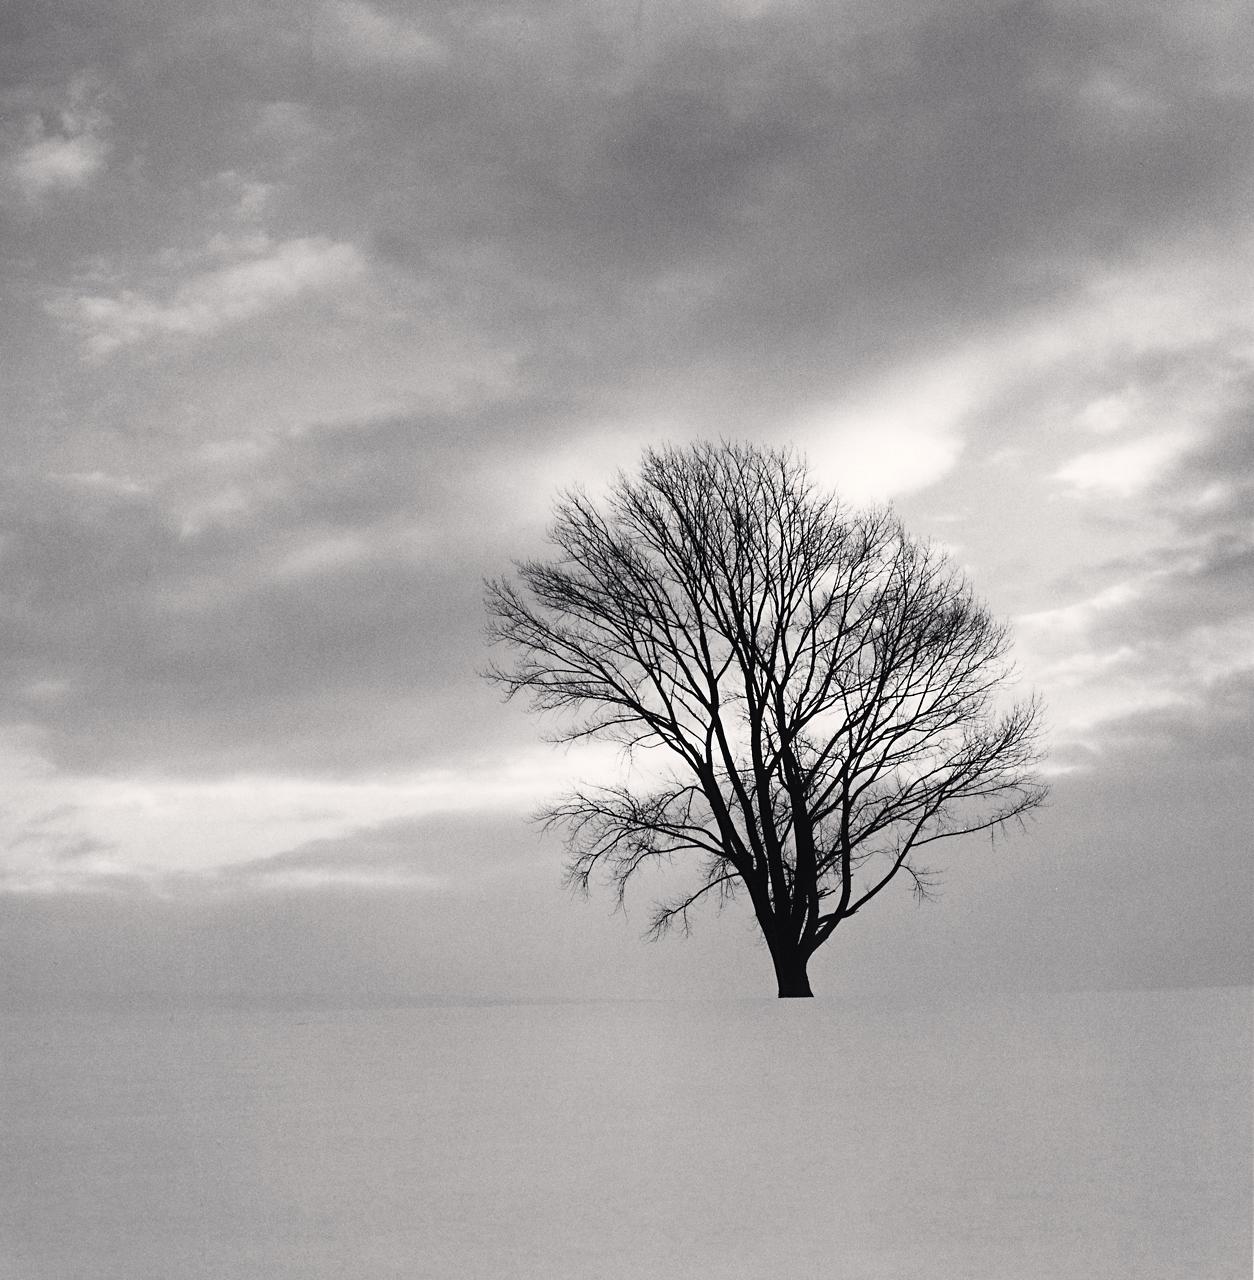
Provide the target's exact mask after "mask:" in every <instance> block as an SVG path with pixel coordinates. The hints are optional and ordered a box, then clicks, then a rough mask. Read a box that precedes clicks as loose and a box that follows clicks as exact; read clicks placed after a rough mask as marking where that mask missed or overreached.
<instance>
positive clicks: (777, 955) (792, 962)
mask: <svg viewBox="0 0 1254 1280" xmlns="http://www.w3.org/2000/svg"><path fill="white" fill-rule="evenodd" d="M771 959H772V960H773V961H774V963H775V978H776V981H778V983H779V998H780V999H781V1000H784V999H790V998H794V997H797V996H812V995H814V992H813V991H811V990H810V978H809V975H808V974H807V973H806V963H807V959H808V957H806V956H804V955H802V954H801V952H800V951H798V950H796V949H795V948H788V949H786V950H785V949H780V950H775V951H772V952H771Z"/></svg>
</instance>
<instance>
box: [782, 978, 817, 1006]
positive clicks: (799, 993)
mask: <svg viewBox="0 0 1254 1280" xmlns="http://www.w3.org/2000/svg"><path fill="white" fill-rule="evenodd" d="M775 977H776V981H777V982H778V983H779V998H780V999H781V1000H795V999H805V998H806V997H810V996H813V995H814V992H813V991H811V990H810V978H809V975H808V974H806V973H805V972H804V971H803V972H801V973H788V974H783V973H777V974H776V975H775Z"/></svg>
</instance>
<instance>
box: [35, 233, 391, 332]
mask: <svg viewBox="0 0 1254 1280" xmlns="http://www.w3.org/2000/svg"><path fill="white" fill-rule="evenodd" d="M210 247H211V248H213V247H215V246H210ZM232 247H233V248H234V250H235V257H236V260H234V261H230V262H227V263H225V264H224V265H222V266H219V267H216V268H213V269H211V270H208V271H203V272H200V273H199V274H196V275H192V276H191V277H190V278H188V279H186V280H183V281H181V282H179V283H177V284H175V285H174V286H173V287H172V288H171V289H170V290H169V291H168V293H167V294H166V296H165V297H159V296H155V295H154V294H152V293H150V292H147V291H144V290H135V289H123V290H121V291H119V292H118V293H116V294H113V295H92V294H86V295H79V296H77V297H72V298H69V299H63V300H61V301H60V302H58V303H56V304H54V306H53V307H52V308H51V309H52V310H53V312H54V314H56V315H57V316H58V317H59V318H60V319H62V320H63V321H64V322H65V323H66V324H67V325H69V326H70V327H71V328H72V329H74V330H75V331H76V332H78V333H79V334H81V335H82V337H83V339H84V341H85V343H86V346H87V350H88V351H89V352H90V353H91V354H92V355H93V356H97V357H105V356H109V355H112V354H113V353H114V352H116V351H118V350H120V349H121V348H123V347H130V346H135V345H138V344H141V343H145V342H149V341H151V340H153V339H155V338H168V337H207V336H210V335H212V334H214V333H217V332H218V331H220V330H222V329H225V328H227V327H228V326H230V325H234V324H239V323H240V322H242V321H245V320H249V319H251V318H252V317H254V316H257V315H260V314H262V313H264V312H266V311H270V310H272V309H274V308H276V307H280V306H283V305H285V304H288V303H291V302H292V301H294V300H295V299H297V298H299V297H301V296H304V295H308V294H318V293H334V292H335V291H336V290H339V289H342V288H343V287H344V286H346V285H348V284H350V283H352V282H353V281H355V280H357V279H359V278H360V277H361V276H362V275H363V274H364V272H365V270H366V263H365V260H364V258H363V257H362V255H361V253H360V252H359V251H358V250H357V249H356V248H355V247H354V246H353V245H351V244H346V243H336V242H335V241H332V240H328V239H326V238H325V237H321V236H313V237H303V238H298V239H293V240H285V241H280V242H278V243H271V242H270V241H269V240H268V239H267V238H264V237H263V238H260V239H257V238H251V239H248V240H245V241H242V242H239V241H237V242H235V243H234V245H233V246H232ZM241 251H242V252H241ZM248 251H251V252H250V253H248V256H243V253H244V252H248Z"/></svg>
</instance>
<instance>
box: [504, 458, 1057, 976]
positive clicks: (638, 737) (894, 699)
mask: <svg viewBox="0 0 1254 1280" xmlns="http://www.w3.org/2000/svg"><path fill="white" fill-rule="evenodd" d="M550 536H551V540H552V542H553V543H554V544H555V545H556V547H557V549H558V552H559V555H558V557H557V558H556V559H554V560H551V561H545V562H541V561H537V560H528V561H524V562H521V563H519V564H517V565H516V566H515V568H516V571H517V573H516V578H515V579H512V580H511V579H504V580H498V581H493V582H490V583H488V587H487V606H488V613H489V619H490V621H489V635H490V638H491V639H492V640H493V641H501V642H505V643H507V644H508V645H509V646H511V648H512V650H513V662H512V665H510V666H501V665H497V666H494V667H492V668H491V669H490V671H489V676H490V677H491V678H493V679H495V680H497V681H498V682H499V683H500V684H501V685H502V686H503V687H504V688H505V690H506V691H507V694H508V695H509V696H513V695H515V694H519V693H526V694H528V695H530V698H531V702H532V705H533V707H534V708H535V709H537V710H540V711H545V712H557V713H566V714H562V715H559V716H558V717H557V728H556V731H555V732H554V733H553V735H552V736H553V738H554V739H555V740H556V741H564V742H573V741H577V740H581V739H611V740H614V741H616V742H618V743H620V744H622V745H623V747H624V748H626V750H627V751H628V753H629V754H630V755H631V756H632V757H633V759H636V758H641V759H645V758H643V757H637V754H636V753H639V752H641V751H643V750H644V749H655V750H650V751H649V752H648V756H647V759H645V763H647V764H649V765H650V766H652V767H651V768H650V769H649V770H648V772H649V774H650V778H649V781H648V782H646V783H643V784H641V783H639V782H633V783H632V784H630V785H628V784H622V785H610V786H597V787H583V788H580V789H578V790H575V791H574V792H572V793H571V794H569V795H568V796H566V797H565V798H564V799H562V800H561V801H559V802H558V803H556V804H554V805H552V806H551V807H550V808H548V809H547V810H545V811H544V813H543V815H542V816H543V818H544V820H545V822H546V823H547V824H550V825H557V826H559V827H561V828H562V829H564V833H565V837H566V843H567V850H568V853H569V863H568V867H567V878H568V882H569V883H571V884H572V885H574V886H577V887H579V888H581V889H583V890H584V891H585V892H586V891H587V889H588V886H589V883H590V882H591V880H592V879H593V878H594V876H596V875H598V874H599V873H601V872H604V873H606V874H607V876H608V879H609V880H610V881H611V882H612V884H613V885H614V887H615V889H616V891H617V894H618V900H619V902H620V904H621V902H622V901H623V896H624V894H625V892H626V889H627V885H628V883H629V882H630V881H631V880H632V878H633V877H634V876H635V875H636V873H637V872H638V871H640V870H641V869H642V868H644V867H646V866H648V865H650V864H654V863H658V862H663V863H669V862H674V861H680V860H685V861H688V862H691V863H692V864H694V869H695V870H696V871H697V873H698V875H697V878H696V879H695V880H693V881H691V882H690V883H689V885H688V887H687V888H685V890H684V891H683V892H682V893H680V894H679V895H678V896H677V897H675V898H674V899H672V900H669V901H665V902H662V903H660V904H658V905H657V907H656V910H655V914H654V915H653V917H652V924H651V928H650V933H651V934H652V935H653V936H660V935H661V934H663V933H665V932H666V931H667V930H669V929H671V928H672V927H673V926H679V927H680V928H681V929H682V930H683V931H685V932H687V930H688V928H689V922H690V912H691V911H692V909H693V907H694V906H695V905H696V904H697V903H698V902H699V901H700V900H701V899H703V898H705V897H707V896H710V895H712V896H714V897H715V898H716V899H717V900H718V901H719V902H720V903H723V902H726V901H727V900H729V899H731V898H732V897H734V896H735V895H737V894H738V893H741V892H743V893H745V894H747V895H748V898H749V901H750V902H751V904H752V907H753V911H754V915H755V917H756V919H757V923H758V925H759V926H760V928H761V931H762V936H763V938H764V939H765V941H766V945H767V947H768V949H769V951H770V955H771V959H772V961H773V963H774V967H775V974H776V978H777V980H778V987H779V994H780V995H781V996H808V995H810V994H811V990H810V983H809V978H808V975H807V964H808V961H809V958H810V956H811V955H813V954H814V952H815V951H816V950H817V949H818V948H819V947H821V946H822V945H823V943H825V942H826V941H827V940H828V938H830V937H831V936H832V933H833V932H834V931H835V929H836V927H837V926H838V925H839V924H841V922H842V921H845V920H848V919H849V918H850V917H851V916H853V915H856V914H857V913H858V912H860V911H861V910H862V909H863V908H864V907H865V906H866V905H867V904H868V903H869V902H871V901H872V900H874V899H875V898H876V897H877V896H878V895H879V894H880V893H881V892H882V891H883V890H884V889H885V888H886V887H887V886H888V885H889V884H890V883H891V882H892V881H893V880H894V879H895V878H897V877H899V876H900V877H903V878H904V879H906V880H908V881H909V882H910V883H911V884H912V885H913V888H914V889H915V891H916V892H917V893H919V894H920V895H923V896H926V895H927V894H928V891H929V887H930V885H931V883H932V875H931V873H930V872H929V870H928V869H927V868H926V867H925V866H922V865H920V863H919V861H918V859H919V856H920V854H921V852H922V851H923V850H926V849H927V848H928V847H929V846H931V845H933V844H935V843H936V842H937V841H940V840H944V839H950V838H952V837H955V836H959V835H963V834H968V833H971V832H976V831H984V830H992V829H995V828H998V827H1001V826H1003V825H1004V824H1005V823H1007V822H1008V821H1010V820H1012V819H1015V818H1018V817H1020V816H1021V815H1023V814H1025V813H1027V812H1028V811H1029V810H1031V809H1032V808H1034V807H1035V806H1036V805H1038V804H1040V803H1041V801H1042V800H1043V799H1044V796H1045V788H1044V786H1043V784H1042V783H1041V782H1040V781H1039V780H1038V779H1037V778H1036V776H1035V775H1034V772H1033V767H1034V765H1035V763H1036V761H1037V758H1038V745H1037V744H1038V735H1039V719H1040V716H1039V706H1038V704H1037V703H1036V702H1035V701H1034V700H1032V701H1027V702H1020V703H1017V704H1012V705H999V703H1000V687H1001V686H1002V684H1003V683H1004V682H1005V680H1006V678H1007V676H1008V675H1009V674H1010V665H1009V661H1008V657H1007V653H1008V640H1009V637H1008V632H1007V629H1006V627H1005V625H1004V624H1002V623H1000V622H998V621H996V620H995V619H994V618H993V617H992V616H991V615H990V614H989V612H988V610H987V609H986V608H985V607H984V606H983V604H981V603H980V602H979V601H978V600H977V599H976V598H975V596H974V595H973V593H972V590H971V588H970V586H969V584H968V583H967V581H966V580H965V578H964V577H963V575H962V574H961V573H960V572H959V571H958V570H957V569H956V568H955V567H954V566H953V565H952V564H951V563H950V562H949V560H948V559H947V558H946V556H945V555H944V554H943V553H942V552H940V551H938V550H937V549H936V548H934V547H932V546H929V545H927V544H926V543H923V542H920V541H918V540H916V539H914V538H911V537H910V536H908V535H907V534H906V533H905V532H904V530H903V529H902V527H901V524H900V523H899V521H898V520H897V518H896V516H895V515H893V514H892V513H891V512H890V511H888V510H883V509H880V510H872V511H865V512H859V511H852V510H849V509H847V508H846V507H844V506H843V505H842V504H841V503H840V502H839V501H838V500H837V499H836V498H835V497H834V496H833V495H831V494H827V493H823V492H821V491H820V490H819V489H818V488H817V487H816V486H815V485H814V484H813V483H812V481H811V479H810V477H809V475H808V473H807V470H806V466H805V463H804V461H802V460H801V459H799V458H798V457H797V456H796V455H795V454H793V453H791V452H789V451H779V450H768V449H763V448H758V447H755V446H750V445H739V444H717V445H716V444H708V443H703V444H697V445H693V446H690V447H685V448H664V449H657V450H649V451H647V452H646V453H645V455H644V458H643V461H642V463H641V466H640V469H639V473H638V475H637V476H636V477H634V478H631V477H627V476H624V475H620V476H619V478H618V479H617V481H616V482H615V483H614V484H613V486H612V487H611V490H610V492H609V495H608V498H607V499H606V500H605V501H604V502H603V503H597V502H594V501H593V500H592V499H591V498H589V497H588V496H587V495H586V494H584V493H583V492H579V491H573V492H568V493H565V494H563V495H562V496H560V497H559V499H558V501H557V504H556V507H555V519H554V523H553V525H552V527H551V531H550ZM659 759H661V760H662V761H664V765H663V766H662V767H658V764H657V762H658V760H659Z"/></svg>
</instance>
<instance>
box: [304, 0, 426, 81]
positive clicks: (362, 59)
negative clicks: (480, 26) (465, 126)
mask: <svg viewBox="0 0 1254 1280" xmlns="http://www.w3.org/2000/svg"><path fill="white" fill-rule="evenodd" d="M316 21H317V26H316V31H317V37H316V38H317V48H318V51H319V53H320V54H321V55H322V56H324V57H328V58H332V59H336V60H344V61H347V62H350V63H359V64H361V65H362V66H367V67H371V66H374V67H377V66H384V67H387V66H400V67H405V66H413V65H418V66H421V65H423V64H426V63H432V62H440V61H442V60H443V59H444V58H445V57H446V56H447V51H446V50H445V49H444V47H443V46H442V45H441V44H440V43H439V41H437V40H434V39H432V37H431V36H429V35H427V34H426V33H425V32H423V31H422V30H421V29H420V28H419V27H418V26H417V25H416V24H415V23H414V22H412V21H411V20H406V19H404V18H401V17H399V16H397V15H396V14H393V13H388V12H387V11H386V10H383V9H379V8H376V7H375V6H373V5H369V4H365V3H363V0H331V3H328V4H325V5H323V6H322V8H321V11H320V14H319V16H318V18H317V20H316Z"/></svg>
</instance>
